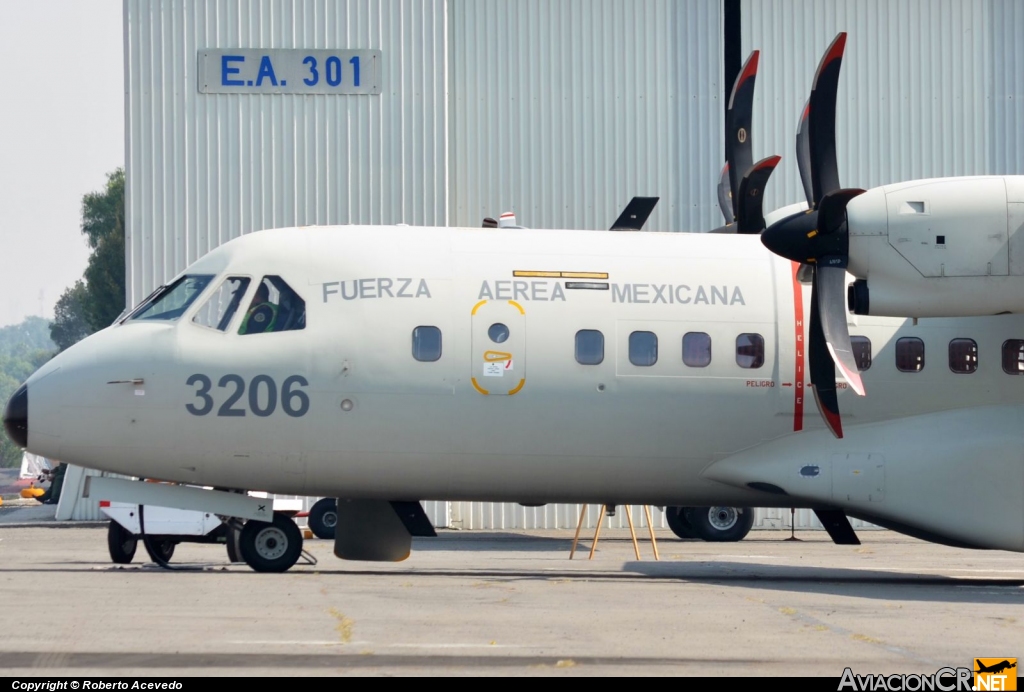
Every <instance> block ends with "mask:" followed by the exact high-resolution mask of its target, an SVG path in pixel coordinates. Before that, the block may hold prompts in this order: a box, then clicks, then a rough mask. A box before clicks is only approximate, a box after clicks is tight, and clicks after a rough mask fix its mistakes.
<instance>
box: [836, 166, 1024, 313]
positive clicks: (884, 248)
mask: <svg viewBox="0 0 1024 692" xmlns="http://www.w3.org/2000/svg"><path fill="white" fill-rule="evenodd" d="M846 215H847V222H848V227H849V234H850V248H849V256H850V264H849V272H850V273H851V274H853V275H854V276H855V277H857V278H858V279H860V281H858V282H857V283H856V284H855V285H854V286H853V287H851V290H850V293H849V298H850V309H851V310H852V311H853V312H855V313H857V314H860V315H885V316H891V317H957V316H972V315H993V314H999V313H1007V312H1024V176H992V177H973V178H937V179H933V180H917V181H913V182H906V183H898V184H895V185H886V186H883V187H877V188H873V189H871V190H868V191H867V192H865V193H864V194H862V195H860V196H858V197H856V198H854V199H853V200H851V201H850V203H849V205H848V206H847V208H846Z"/></svg>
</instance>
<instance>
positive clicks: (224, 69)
mask: <svg viewBox="0 0 1024 692" xmlns="http://www.w3.org/2000/svg"><path fill="white" fill-rule="evenodd" d="M233 62H245V58H243V57H242V56H241V55H225V56H222V57H221V59H220V83H221V85H223V86H245V80H243V79H228V76H229V75H233V74H238V73H240V72H241V70H240V69H239V68H237V67H231V63H233Z"/></svg>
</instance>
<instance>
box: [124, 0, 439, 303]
mask: <svg viewBox="0 0 1024 692" xmlns="http://www.w3.org/2000/svg"><path fill="white" fill-rule="evenodd" d="M124 9H125V88H126V96H125V109H126V118H125V119H126V121H127V123H128V125H127V128H126V129H127V132H126V140H127V141H126V153H125V158H126V162H127V171H128V180H127V200H126V207H127V208H126V213H127V217H128V218H127V224H128V247H127V252H128V260H129V261H128V270H129V272H128V290H129V300H130V301H131V302H133V303H134V302H136V301H138V300H140V299H141V298H143V297H144V296H145V295H147V294H148V293H149V292H150V291H151V290H152V289H153V288H155V287H156V286H157V285H159V284H160V283H161V282H163V281H165V280H166V279H168V278H170V277H172V276H173V275H175V274H176V273H177V272H179V271H181V270H182V269H184V268H185V267H186V266H187V265H188V264H189V263H191V262H193V261H194V260H196V259H197V258H199V257H201V256H202V255H204V254H205V253H206V252H208V251H209V250H210V249H212V248H214V247H216V246H217V245H219V244H221V243H223V242H225V241H227V240H230V239H231V238H234V237H236V236H239V235H241V234H242V233H248V232H250V231H256V230H260V229H263V228H273V227H281V226H292V225H312V224H344V223H365V224H371V223H383V224H393V223H409V224H420V225H445V224H446V223H447V221H448V217H447V194H448V184H447V156H448V143H447V128H446V122H447V98H446V93H447V87H446V85H445V76H446V71H445V60H446V21H447V14H446V5H445V2H444V0H347V1H345V0H341V1H336V0H291V1H283V0H207V1H203V0H196V1H187V0H163V1H162V2H149V1H148V0H125V3H124ZM348 47H359V48H368V49H378V50H380V51H381V52H382V54H383V56H382V63H383V68H382V69H383V72H382V84H383V93H382V94H381V95H380V96H323V95H288V96H282V95H264V94H259V95H235V94H223V95H213V94H200V93H199V91H198V87H197V81H196V80H197V75H196V67H197V53H198V51H199V50H201V49H204V48H310V49H325V48H348Z"/></svg>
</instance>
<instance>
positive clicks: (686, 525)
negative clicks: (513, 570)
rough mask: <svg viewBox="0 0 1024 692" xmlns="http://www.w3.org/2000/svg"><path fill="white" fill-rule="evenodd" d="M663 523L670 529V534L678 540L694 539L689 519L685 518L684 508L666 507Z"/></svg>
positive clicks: (694, 535) (695, 535) (694, 534)
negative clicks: (678, 538) (677, 537)
mask: <svg viewBox="0 0 1024 692" xmlns="http://www.w3.org/2000/svg"><path fill="white" fill-rule="evenodd" d="M665 523H666V524H668V527H669V528H670V529H672V533H674V534H675V535H677V536H679V537H680V538H696V537H697V534H696V533H694V531H693V527H692V526H691V525H690V521H689V519H687V518H686V507H666V508H665Z"/></svg>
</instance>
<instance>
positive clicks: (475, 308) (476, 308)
mask: <svg viewBox="0 0 1024 692" xmlns="http://www.w3.org/2000/svg"><path fill="white" fill-rule="evenodd" d="M486 302H487V301H486V300H481V301H480V302H479V303H477V304H476V305H474V306H473V312H471V313H469V314H470V315H475V314H476V311H477V310H479V309H480V306H482V305H483V304H484V303H486Z"/></svg>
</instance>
